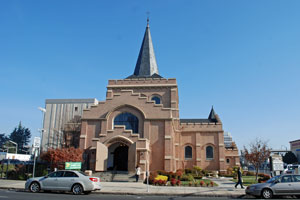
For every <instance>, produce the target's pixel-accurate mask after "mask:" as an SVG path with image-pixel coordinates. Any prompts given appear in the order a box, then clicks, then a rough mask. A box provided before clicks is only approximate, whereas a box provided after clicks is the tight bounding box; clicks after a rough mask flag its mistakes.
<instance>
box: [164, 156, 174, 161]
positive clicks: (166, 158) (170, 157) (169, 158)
mask: <svg viewBox="0 0 300 200" xmlns="http://www.w3.org/2000/svg"><path fill="white" fill-rule="evenodd" d="M172 158H173V157H172V156H165V160H171V159H172Z"/></svg>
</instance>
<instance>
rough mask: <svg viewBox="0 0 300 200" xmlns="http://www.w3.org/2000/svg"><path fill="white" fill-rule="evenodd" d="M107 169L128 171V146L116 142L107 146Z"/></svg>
mask: <svg viewBox="0 0 300 200" xmlns="http://www.w3.org/2000/svg"><path fill="white" fill-rule="evenodd" d="M107 169H108V170H117V171H128V146H127V145H126V144H124V143H121V142H117V143H114V144H112V145H110V146H109V148H108V165H107Z"/></svg>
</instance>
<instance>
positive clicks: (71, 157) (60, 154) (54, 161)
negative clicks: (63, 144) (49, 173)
mask: <svg viewBox="0 0 300 200" xmlns="http://www.w3.org/2000/svg"><path fill="white" fill-rule="evenodd" d="M82 153H83V151H82V150H81V149H76V148H74V147H70V148H62V149H49V150H48V151H47V152H45V153H43V154H42V155H41V160H44V161H47V162H49V163H50V164H51V168H52V169H53V168H58V169H64V166H65V162H82V160H83V159H82Z"/></svg>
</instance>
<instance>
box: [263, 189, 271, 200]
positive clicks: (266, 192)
mask: <svg viewBox="0 0 300 200" xmlns="http://www.w3.org/2000/svg"><path fill="white" fill-rule="evenodd" d="M261 196H262V197H263V198H264V199H272V197H273V192H272V190H270V189H263V191H262V192H261Z"/></svg>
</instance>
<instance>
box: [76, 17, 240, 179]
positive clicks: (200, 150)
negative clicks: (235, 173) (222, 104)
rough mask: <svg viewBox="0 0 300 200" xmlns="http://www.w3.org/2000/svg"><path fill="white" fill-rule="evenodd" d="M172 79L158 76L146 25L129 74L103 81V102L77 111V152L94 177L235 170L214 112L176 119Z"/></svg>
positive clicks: (235, 155) (232, 151)
mask: <svg viewBox="0 0 300 200" xmlns="http://www.w3.org/2000/svg"><path fill="white" fill-rule="evenodd" d="M178 95H179V94H178V85H177V81H176V79H175V78H164V77H162V76H161V75H160V74H159V72H158V66H157V63H156V59H155V54H154V48H153V44H152V39H151V35H150V28H149V23H147V27H146V31H145V35H144V39H143V42H142V46H141V49H140V52H139V55H138V59H137V63H136V66H135V69H134V73H133V74H132V75H130V76H128V77H127V78H124V79H121V80H109V81H108V85H107V92H106V99H105V101H99V102H98V104H95V105H91V106H90V107H89V108H88V109H85V110H83V113H82V118H81V134H80V143H79V147H80V148H81V149H83V150H84V151H85V153H86V162H87V169H90V170H93V171H94V172H100V171H108V170H118V171H128V172H134V171H135V167H136V165H139V166H140V167H141V169H142V173H143V174H145V172H146V170H149V171H155V170H165V171H176V170H177V169H184V168H192V167H193V166H196V165H197V166H199V167H201V168H202V169H207V170H214V171H219V172H220V173H226V170H227V168H228V167H232V166H235V165H239V156H238V150H237V147H236V145H235V144H234V142H233V143H232V146H230V145H229V146H225V145H224V130H223V127H222V121H221V119H220V118H219V116H218V115H217V114H216V112H215V111H214V109H213V108H212V109H211V112H210V113H209V115H208V118H206V119H181V118H180V116H179V102H178V100H179V97H178Z"/></svg>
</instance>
